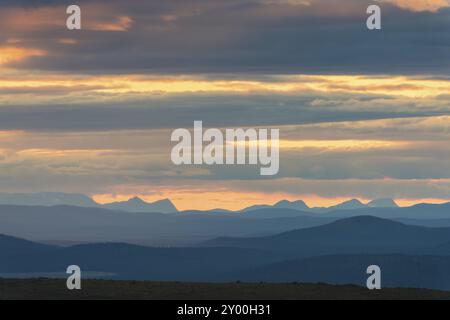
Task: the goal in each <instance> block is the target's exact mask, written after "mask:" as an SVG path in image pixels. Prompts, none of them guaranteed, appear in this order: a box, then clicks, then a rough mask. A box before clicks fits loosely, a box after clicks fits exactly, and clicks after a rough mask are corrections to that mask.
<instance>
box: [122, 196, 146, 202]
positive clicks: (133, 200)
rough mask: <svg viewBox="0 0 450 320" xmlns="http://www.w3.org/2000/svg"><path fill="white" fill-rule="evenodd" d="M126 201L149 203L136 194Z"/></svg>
mask: <svg viewBox="0 0 450 320" xmlns="http://www.w3.org/2000/svg"><path fill="white" fill-rule="evenodd" d="M126 202H129V203H148V202H145V201H144V200H142V199H141V198H139V197H137V196H134V197H133V198H130V199H128V201H126Z"/></svg>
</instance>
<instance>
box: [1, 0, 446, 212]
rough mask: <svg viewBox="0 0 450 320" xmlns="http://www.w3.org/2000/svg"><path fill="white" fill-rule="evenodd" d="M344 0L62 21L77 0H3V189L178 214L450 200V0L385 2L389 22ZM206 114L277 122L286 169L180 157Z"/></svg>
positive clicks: (225, 120) (88, 14)
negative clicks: (301, 203)
mask: <svg viewBox="0 0 450 320" xmlns="http://www.w3.org/2000/svg"><path fill="white" fill-rule="evenodd" d="M333 3H334V1H331V2H330V1H326V0H310V1H266V0H261V1H247V0H244V1H227V2H224V1H218V0H211V1H208V2H205V3H200V2H192V1H190V0H189V1H173V2H172V1H164V2H154V1H148V2H145V3H144V2H139V1H135V0H131V2H130V3H126V4H125V2H121V1H110V2H108V5H106V4H105V2H102V1H95V0H94V1H88V2H84V3H82V4H81V7H82V9H83V24H82V26H83V28H82V30H75V31H68V30H67V29H66V27H65V24H66V21H65V19H66V12H65V10H66V6H65V5H62V4H53V3H51V2H49V3H47V4H35V3H33V4H32V3H31V2H30V3H29V2H28V1H24V2H23V3H22V5H21V6H19V5H16V4H15V3H14V2H13V1H6V2H5V3H4V4H1V10H0V28H1V30H2V32H1V34H0V193H1V192H5V193H8V192H39V191H55V190H57V191H61V192H68V193H71V192H75V193H85V194H87V195H90V196H93V197H94V199H95V200H96V201H98V202H99V203H106V202H111V201H119V200H120V201H123V200H127V199H128V198H132V197H134V196H139V197H141V198H142V199H146V200H149V201H150V200H151V201H155V200H159V199H164V198H169V199H171V200H172V201H173V202H174V203H175V204H176V205H177V207H178V208H180V209H182V210H188V209H199V210H207V209H214V208H223V209H232V210H238V209H242V208H244V207H246V206H250V205H254V204H262V203H275V202H277V201H279V200H283V199H287V200H298V199H303V200H305V201H306V202H307V203H308V204H310V205H311V206H331V205H335V204H338V203H340V202H343V201H345V200H348V199H352V198H355V199H359V200H361V201H362V202H368V201H370V200H371V199H374V198H395V199H397V202H398V203H399V204H400V205H403V206H409V205H412V204H415V203H420V202H430V203H443V202H448V201H450V182H449V179H450V161H448V159H450V130H449V124H450V121H449V117H450V105H449V99H450V78H449V75H450V59H449V51H448V43H450V42H449V41H450V32H448V30H450V9H449V8H450V2H449V1H448V0H429V1H425V0H422V1H421V0H380V1H378V3H379V4H380V6H381V7H382V9H383V23H384V25H383V29H382V32H379V33H370V32H368V31H367V30H366V26H365V24H364V23H362V22H364V21H365V18H366V11H365V10H366V8H367V5H368V3H366V2H364V1H356V0H346V1H345V3H343V2H341V3H340V6H339V8H335V7H333V6H332V5H333ZM361 21H362V22H361ZM205 25H207V26H208V27H207V28H205ZM318 26H320V27H318ZM408 28H410V29H408ZM194 121H203V124H204V127H205V129H207V128H219V129H226V128H278V129H280V134H281V136H280V138H281V141H280V147H281V154H280V172H279V174H278V175H277V176H275V177H271V178H269V179H263V178H261V177H260V176H259V174H258V170H257V168H255V167H254V166H248V167H240V166H230V167H218V166H201V165H199V166H191V167H189V166H175V165H174V164H173V163H172V162H171V161H170V151H171V147H172V146H173V145H172V144H171V141H170V134H171V132H172V131H173V130H175V129H177V128H186V129H188V130H190V131H192V129H193V124H194ZM241 143H242V142H241ZM237 144H238V145H239V142H238V143H237Z"/></svg>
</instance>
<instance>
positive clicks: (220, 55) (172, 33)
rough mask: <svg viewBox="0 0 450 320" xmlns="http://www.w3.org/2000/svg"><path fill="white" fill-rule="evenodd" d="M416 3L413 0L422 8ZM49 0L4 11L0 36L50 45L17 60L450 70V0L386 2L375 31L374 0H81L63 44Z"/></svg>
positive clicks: (86, 66)
mask: <svg viewBox="0 0 450 320" xmlns="http://www.w3.org/2000/svg"><path fill="white" fill-rule="evenodd" d="M25 2H26V1H24V2H23V3H25ZM294 3H298V2H297V1H295V2H294ZM402 3H403V2H402ZM405 3H406V2H405ZM417 3H418V2H413V4H414V5H411V8H419V7H418V6H417V5H416V4H417ZM427 3H430V4H431V5H430V6H431V8H435V7H439V6H440V2H436V1H432V2H427ZM50 4H53V3H47V6H37V7H30V8H28V9H26V10H25V9H23V8H22V7H20V6H14V5H13V4H11V2H10V5H9V7H8V9H5V10H4V11H3V12H2V13H1V14H0V18H1V19H0V21H2V22H0V26H1V28H2V30H3V35H2V36H0V41H1V39H2V38H4V40H3V41H7V40H8V39H7V38H14V39H20V40H21V41H22V42H23V43H25V45H31V44H35V42H34V41H33V39H34V38H39V39H40V47H39V49H41V50H46V51H48V52H52V53H53V55H52V56H51V57H50V56H49V57H40V58H36V59H30V60H26V61H23V62H22V63H20V64H16V65H15V67H16V68H21V69H25V70H28V69H38V70H53V71H58V72H61V71H63V72H68V73H73V72H78V73H114V74H117V73H122V74H123V73H128V74H129V73H154V74H161V73H171V74H204V73H254V74H290V73H295V74H299V73H308V74H324V73H326V74H357V73H359V74H415V75H418V74H435V75H445V74H448V72H449V70H450V61H449V59H448V43H450V31H448V30H450V19H449V15H450V10H448V9H445V8H442V9H441V10H439V11H436V12H434V13H430V12H428V11H426V12H424V11H417V10H416V11H411V10H410V9H411V8H409V7H408V8H402V7H398V6H394V5H392V4H388V3H385V4H383V29H382V31H380V32H370V31H368V30H367V28H366V26H365V19H366V17H367V15H366V8H367V6H368V5H369V4H373V2H372V1H366V0H363V1H361V0H358V1H356V0H344V1H335V0H332V1H331V0H315V1H309V4H308V5H304V4H303V2H302V3H300V5H297V6H292V4H293V2H291V1H283V2H279V3H278V4H277V5H274V4H273V3H271V2H267V1H256V0H253V1H251V0H248V1H247V0H246V1H243V0H239V1H236V0H230V1H221V0H210V1H198V0H184V1H179V0H176V1H145V2H143V1H137V0H130V1H127V2H124V1H110V2H104V1H92V2H86V3H81V5H82V10H83V16H84V20H83V26H86V29H85V30H84V31H82V32H74V33H72V35H73V40H74V41H76V44H74V45H71V46H67V45H66V46H63V45H61V43H59V41H58V39H61V38H66V37H67V30H66V29H65V27H64V26H65V24H64V21H65V20H64V19H65V16H64V15H63V14H61V12H62V11H61V10H62V6H61V5H60V6H57V5H52V6H50ZM11 17H14V19H12V18H11ZM15 21H18V22H15ZM205 26H207V27H205ZM110 31H126V32H110ZM118 33H121V34H118ZM6 35H8V36H7V37H6Z"/></svg>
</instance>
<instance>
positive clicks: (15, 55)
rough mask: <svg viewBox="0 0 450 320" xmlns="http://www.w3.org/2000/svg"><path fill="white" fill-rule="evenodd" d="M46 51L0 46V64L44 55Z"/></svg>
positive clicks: (3, 64)
mask: <svg viewBox="0 0 450 320" xmlns="http://www.w3.org/2000/svg"><path fill="white" fill-rule="evenodd" d="M46 54H47V53H46V52H45V51H43V50H38V49H25V48H17V47H0V66H5V65H8V64H10V63H13V62H19V61H22V60H25V59H28V58H31V57H40V56H45V55H46Z"/></svg>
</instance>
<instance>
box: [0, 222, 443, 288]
mask: <svg viewBox="0 0 450 320" xmlns="http://www.w3.org/2000/svg"><path fill="white" fill-rule="evenodd" d="M71 264H77V265H79V266H80V267H81V269H82V271H83V272H86V273H88V272H96V273H102V274H105V275H108V276H107V277H109V278H114V279H134V280H136V279H137V280H159V281H168V280H171V281H209V282H215V281H217V282H230V281H237V280H240V281H247V282H248V281H250V282H253V281H255V282H260V281H266V282H294V281H295V282H327V283H333V284H344V283H351V284H356V285H363V286H364V285H365V280H366V279H367V274H366V268H367V266H369V265H372V264H376V265H379V266H380V267H381V270H382V283H383V287H416V288H417V287H421V288H430V289H440V290H450V274H449V273H448V270H449V268H450V228H428V227H420V226H410V225H405V224H403V223H399V222H395V221H390V220H386V219H381V218H376V217H371V216H359V217H352V218H346V219H340V220H337V221H335V222H332V223H327V224H324V225H322V226H318V227H312V228H306V229H302V230H293V231H290V232H284V233H281V234H277V235H272V236H266V237H256V238H217V239H214V240H210V241H206V242H204V243H202V244H201V245H200V246H197V247H184V248H180V247H178V248H176V247H173V248H155V247H146V246H137V245H131V244H123V243H93V244H84V245H75V246H69V247H59V246H54V245H45V244H39V243H35V242H31V241H28V240H23V239H18V238H13V237H10V236H0V276H1V277H9V276H8V275H17V274H19V275H21V274H22V275H23V274H31V275H37V276H38V275H39V274H48V273H60V274H61V273H62V274H64V271H65V269H66V268H67V266H68V265H71Z"/></svg>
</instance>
